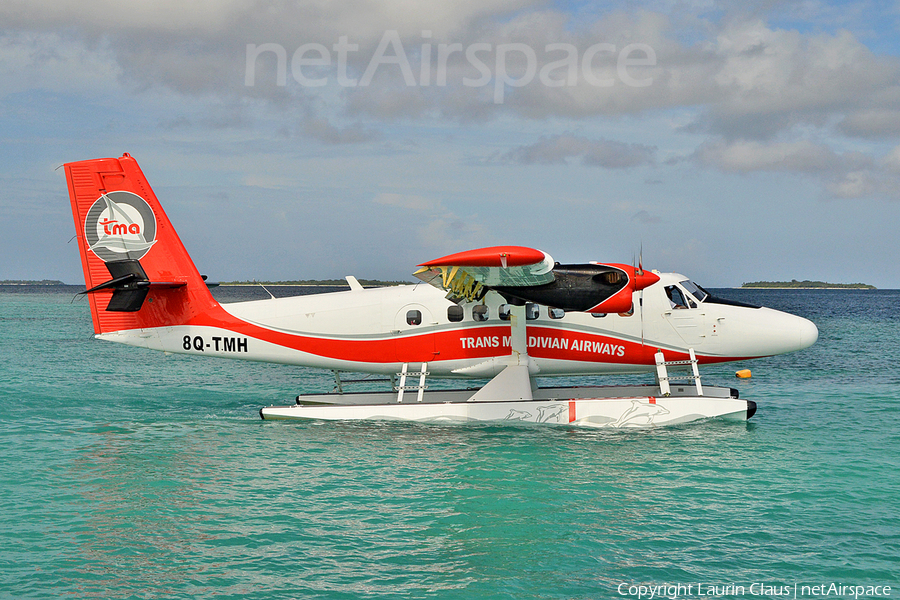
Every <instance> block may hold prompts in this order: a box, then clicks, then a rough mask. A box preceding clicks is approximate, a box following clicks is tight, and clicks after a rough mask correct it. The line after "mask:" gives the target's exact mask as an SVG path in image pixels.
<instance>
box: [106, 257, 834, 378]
mask: <svg viewBox="0 0 900 600" xmlns="http://www.w3.org/2000/svg"><path fill="white" fill-rule="evenodd" d="M659 276H660V281H659V282H657V283H655V284H653V285H652V286H650V287H648V288H646V289H644V290H643V291H640V292H637V293H636V294H635V299H634V310H633V312H632V313H630V314H606V315H593V314H589V313H582V312H565V313H564V312H562V311H559V310H553V309H552V308H550V307H546V306H539V305H530V306H528V307H527V308H526V314H527V316H528V318H527V321H526V327H525V331H526V337H527V354H528V356H529V359H530V362H531V365H532V367H531V368H532V370H533V374H535V375H541V376H555V375H591V374H602V373H628V372H645V371H650V370H652V369H653V368H654V359H653V355H654V353H655V352H656V351H657V350H658V349H661V350H663V351H664V352H665V353H666V356H667V358H678V357H679V356H681V355H685V356H686V355H687V353H688V349H690V348H693V349H694V350H695V352H696V355H697V358H698V359H699V361H700V363H701V364H703V363H711V362H724V361H729V360H740V359H745V358H754V357H760V356H769V355H774V354H781V353H785V352H792V351H795V350H800V349H802V348H806V347H808V346H810V345H811V344H812V343H814V342H815V340H816V339H817V337H818V331H817V329H816V327H815V325H814V324H813V323H811V322H810V321H808V320H806V319H803V318H801V317H796V316H794V315H790V314H787V313H783V312H780V311H776V310H772V309H767V308H752V307H747V306H735V305H730V304H722V303H719V302H716V301H713V300H712V299H706V300H705V301H703V300H701V299H700V298H698V297H695V295H692V293H691V291H689V290H694V294H696V296H703V295H705V294H704V293H703V292H697V290H696V288H694V287H693V286H692V284H690V282H689V281H688V279H687V278H686V277H683V276H681V275H678V274H675V273H662V274H659ZM672 287H674V288H677V290H676V293H675V296H676V299H677V300H679V302H683V304H680V305H679V307H675V306H673V304H675V303H674V302H673V301H672V300H670V298H669V294H671V288H672ZM667 288H669V291H668V293H667ZM679 293H680V296H679V295H678V294H679ZM505 306H506V305H505V302H504V299H503V298H502V297H501V296H500V295H499V294H497V293H495V292H490V293H488V294H487V296H485V298H484V300H483V301H481V302H478V303H465V304H463V305H461V306H460V307H458V305H456V304H454V303H453V302H450V301H449V300H447V299H446V298H445V293H444V292H442V291H441V290H438V289H436V288H434V287H432V286H430V285H427V284H417V285H405V286H397V287H385V288H374V289H358V288H357V289H351V290H348V291H343V292H333V293H326V294H316V295H308V296H296V297H289V298H280V299H269V300H257V301H250V302H239V303H230V304H222V305H221V308H222V309H224V311H225V312H226V313H227V315H230V317H233V319H220V320H218V321H216V320H210V321H209V322H204V323H200V324H191V325H179V326H173V327H160V328H153V329H142V330H125V331H119V332H115V333H106V334H101V335H99V336H98V337H100V338H102V339H107V340H112V341H118V342H123V343H126V344H131V345H136V346H144V347H148V348H154V349H158V350H164V351H167V352H180V353H187V354H202V355H204V356H220V357H227V358H237V359H245V360H257V361H269V362H279V363H284V364H295V365H305V366H310V367H316V368H324V369H334V370H341V371H357V372H373V373H396V372H398V370H399V369H400V368H401V366H402V365H403V364H404V363H428V371H429V372H430V374H431V376H437V377H476V378H483V377H492V376H494V375H496V374H497V373H499V372H500V371H501V370H502V369H503V367H505V366H506V364H508V361H507V360H506V357H508V356H509V355H510V350H511V340H510V337H511V328H510V323H509V321H508V320H503V319H502V318H501V314H502V313H503V312H504V310H505ZM460 308H461V309H462V310H461V311H460Z"/></svg>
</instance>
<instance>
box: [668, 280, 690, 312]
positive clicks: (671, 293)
mask: <svg viewBox="0 0 900 600" xmlns="http://www.w3.org/2000/svg"><path fill="white" fill-rule="evenodd" d="M666 296H668V297H669V305H670V307H671V308H687V307H688V306H689V304H688V301H687V300H686V299H685V297H684V294H683V293H681V288H679V287H678V286H677V285H667V286H666Z"/></svg>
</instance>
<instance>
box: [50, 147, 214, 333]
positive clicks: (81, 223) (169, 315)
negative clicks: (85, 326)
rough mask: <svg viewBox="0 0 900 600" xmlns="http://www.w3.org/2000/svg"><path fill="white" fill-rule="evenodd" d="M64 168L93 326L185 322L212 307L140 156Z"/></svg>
mask: <svg viewBox="0 0 900 600" xmlns="http://www.w3.org/2000/svg"><path fill="white" fill-rule="evenodd" d="M65 168H66V180H67V182H68V184H69V198H70V199H71V200H72V214H73V216H74V218H75V231H76V232H77V237H78V247H79V249H80V251H81V264H82V267H83V268H84V281H85V284H86V286H87V288H88V291H87V295H88V297H89V299H90V304H91V315H92V317H93V320H94V332H95V333H108V332H111V331H121V330H127V329H140V328H147V327H164V326H169V325H183V324H187V323H189V322H190V321H191V320H192V319H193V318H194V317H196V316H197V315H199V314H203V313H206V312H208V311H210V310H211V309H212V308H214V307H216V306H217V303H216V301H215V300H214V299H213V297H212V295H211V294H210V293H209V289H208V288H207V287H206V284H205V283H204V282H203V278H202V277H201V276H200V273H198V272H197V268H196V267H195V266H194V263H193V262H192V261H191V257H190V256H188V253H187V250H185V248H184V245H183V244H182V243H181V240H180V239H179V238H178V234H176V233H175V229H174V228H173V227H172V224H171V223H170V222H169V218H168V217H167V216H166V213H165V212H164V211H163V209H162V206H160V204H159V200H157V198H156V195H155V194H154V193H153V190H151V189H150V185H149V183H147V178H146V177H144V174H143V173H142V172H141V168H140V167H139V166H138V164H137V161H135V160H134V159H133V158H131V156H129V155H128V154H124V155H123V156H122V157H121V158H100V159H95V160H85V161H81V162H74V163H68V164H66V165H65Z"/></svg>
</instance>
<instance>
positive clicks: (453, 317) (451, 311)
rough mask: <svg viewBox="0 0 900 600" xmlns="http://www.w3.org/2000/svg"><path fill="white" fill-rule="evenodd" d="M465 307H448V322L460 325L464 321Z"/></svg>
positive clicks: (455, 305)
mask: <svg viewBox="0 0 900 600" xmlns="http://www.w3.org/2000/svg"><path fill="white" fill-rule="evenodd" d="M463 314H464V313H463V307H462V306H460V305H459V304H454V305H453V306H448V307H447V320H448V321H450V322H451V323H459V322H460V321H462V320H463Z"/></svg>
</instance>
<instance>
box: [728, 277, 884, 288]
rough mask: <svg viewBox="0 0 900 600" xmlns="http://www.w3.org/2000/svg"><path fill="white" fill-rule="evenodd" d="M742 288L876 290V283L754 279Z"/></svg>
mask: <svg viewBox="0 0 900 600" xmlns="http://www.w3.org/2000/svg"><path fill="white" fill-rule="evenodd" d="M741 287H742V288H769V289H796V290H874V289H877V288H876V287H875V286H874V285H869V284H867V283H827V282H825V281H810V280H808V279H805V280H803V281H797V280H796V279H792V280H790V281H752V282H750V283H744V284H742V285H741Z"/></svg>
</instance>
